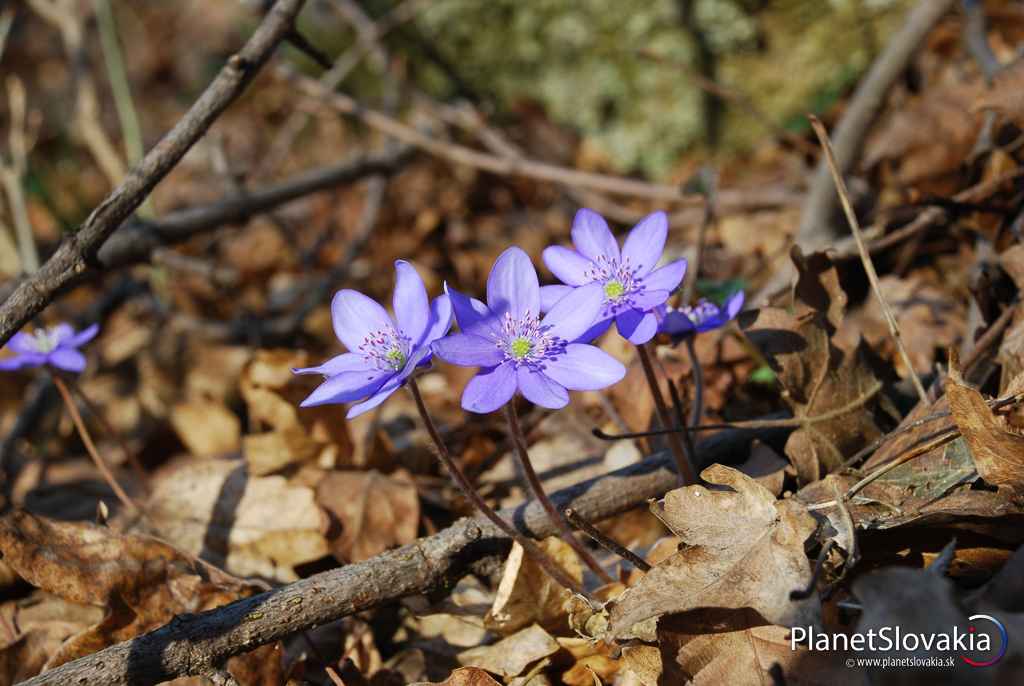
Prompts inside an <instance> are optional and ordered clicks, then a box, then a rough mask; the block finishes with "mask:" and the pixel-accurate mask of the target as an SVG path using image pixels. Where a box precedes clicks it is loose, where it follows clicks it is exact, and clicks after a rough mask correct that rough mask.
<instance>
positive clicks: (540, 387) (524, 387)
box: [516, 365, 569, 410]
mask: <svg viewBox="0 0 1024 686" xmlns="http://www.w3.org/2000/svg"><path fill="white" fill-rule="evenodd" d="M516 380H517V382H518V383H519V390H520V391H521V392H522V394H523V396H525V397H526V399H527V400H529V401H530V402H531V403H533V404H534V405H540V406H541V407H546V408H548V409H549V410H558V409H561V408H563V407H565V406H566V405H568V404H569V392H568V391H567V390H565V387H564V386H562V385H561V384H559V383H558V382H556V381H554V380H552V379H549V378H548V377H547V376H545V375H544V374H543V373H541V372H539V371H536V370H534V369H533V368H531V367H530V366H529V365H523V366H521V367H519V369H517V370H516Z"/></svg>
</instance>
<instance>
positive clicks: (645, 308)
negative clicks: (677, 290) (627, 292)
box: [627, 291, 672, 312]
mask: <svg viewBox="0 0 1024 686" xmlns="http://www.w3.org/2000/svg"><path fill="white" fill-rule="evenodd" d="M671 295H672V294H671V293H669V292H668V291H642V292H640V293H637V294H636V295H631V296H630V297H629V307H628V308H627V309H631V310H640V311H641V312H649V311H650V310H653V309H654V308H655V307H657V306H658V305H663V304H664V303H665V302H666V301H667V300H668V299H669V297H670V296H671Z"/></svg>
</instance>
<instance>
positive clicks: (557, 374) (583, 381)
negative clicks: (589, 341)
mask: <svg viewBox="0 0 1024 686" xmlns="http://www.w3.org/2000/svg"><path fill="white" fill-rule="evenodd" d="M544 373H545V374H546V375H547V376H548V377H549V378H550V379H551V380H553V381H555V382H556V383H559V384H561V385H562V386H565V387H566V388H568V389H569V390H570V391H596V390H599V389H602V388H607V387H608V386H611V385H612V384H615V383H618V382H619V381H621V380H622V378H623V377H624V376H625V375H626V368H625V367H624V366H623V365H622V363H621V362H619V361H618V360H616V359H615V358H614V357H612V356H611V355H609V354H608V353H606V352H605V351H603V350H601V349H600V348H598V347H595V346H593V345H583V344H582V343H572V344H570V345H568V346H566V348H565V354H564V355H559V356H558V357H556V358H555V359H553V360H549V361H548V362H547V364H546V365H545V367H544Z"/></svg>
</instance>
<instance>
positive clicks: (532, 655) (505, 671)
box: [458, 624, 559, 678]
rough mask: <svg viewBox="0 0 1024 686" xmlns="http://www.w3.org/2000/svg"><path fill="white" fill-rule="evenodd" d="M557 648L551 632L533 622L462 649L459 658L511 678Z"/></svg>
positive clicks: (465, 662) (466, 663)
mask: <svg viewBox="0 0 1024 686" xmlns="http://www.w3.org/2000/svg"><path fill="white" fill-rule="evenodd" d="M558 650H559V645H558V642H557V641H555V639H553V638H552V637H551V634H549V633H548V632H546V631H544V629H542V628H540V627H539V626H537V625H536V624H533V625H530V626H528V627H526V628H525V629H522V630H520V631H518V632H516V633H514V634H512V635H511V636H508V637H506V638H503V639H501V640H500V641H498V642H497V643H494V644H492V645H489V646H481V647H479V648H470V649H469V650H466V651H463V652H461V653H459V656H458V657H459V662H460V663H462V664H464V665H466V666H468V667H479V668H480V669H485V670H487V671H488V672H490V673H491V674H497V675H498V676H502V677H505V678H511V677H515V676H519V675H520V674H522V673H523V672H525V671H526V669H527V668H528V667H529V666H530V665H532V664H533V663H535V662H537V661H538V660H542V659H544V658H546V657H548V656H549V655H554V654H555V653H556V652H558Z"/></svg>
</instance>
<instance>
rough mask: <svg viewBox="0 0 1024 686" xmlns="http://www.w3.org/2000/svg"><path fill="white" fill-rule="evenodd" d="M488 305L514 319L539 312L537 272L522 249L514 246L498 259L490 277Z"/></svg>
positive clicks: (495, 312)
mask: <svg viewBox="0 0 1024 686" xmlns="http://www.w3.org/2000/svg"><path fill="white" fill-rule="evenodd" d="M487 306H488V307H489V308H490V310H491V312H493V313H494V314H496V315H499V316H502V315H504V314H505V313H506V312H507V313H509V314H511V315H512V318H513V319H522V318H523V317H525V316H526V315H528V314H532V315H534V316H536V315H538V314H539V313H540V282H539V281H538V280H537V270H536V269H534V268H533V263H532V262H530V257H529V256H528V255H527V254H526V253H525V252H523V250H522V248H517V247H515V246H513V247H511V248H509V249H507V250H506V251H505V252H503V253H501V255H499V256H498V259H497V260H495V262H494V266H493V267H491V273H490V276H488V277H487Z"/></svg>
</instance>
